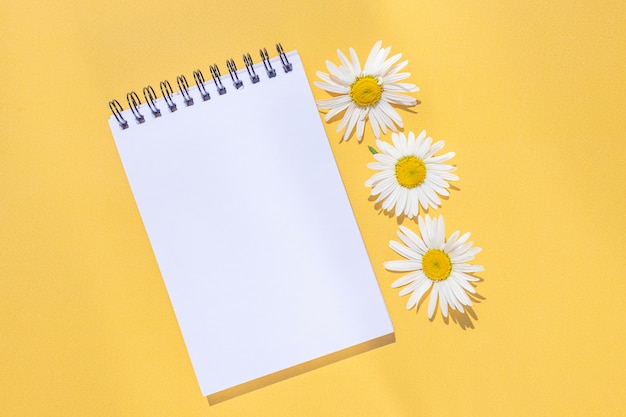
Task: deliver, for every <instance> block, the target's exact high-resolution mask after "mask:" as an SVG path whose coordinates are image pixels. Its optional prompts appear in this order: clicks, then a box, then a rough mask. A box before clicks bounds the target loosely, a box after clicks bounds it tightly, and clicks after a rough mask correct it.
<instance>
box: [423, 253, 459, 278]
mask: <svg viewBox="0 0 626 417" xmlns="http://www.w3.org/2000/svg"><path fill="white" fill-rule="evenodd" d="M422 270H423V271H424V274H425V275H426V276H427V277H428V278H430V279H432V280H433V281H443V280H445V279H448V277H449V276H450V273H451V272H452V262H450V257H449V256H448V254H447V253H445V252H444V251H442V250H441V249H430V250H429V251H428V252H426V253H425V254H424V256H422Z"/></svg>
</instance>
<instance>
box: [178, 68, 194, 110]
mask: <svg viewBox="0 0 626 417" xmlns="http://www.w3.org/2000/svg"><path fill="white" fill-rule="evenodd" d="M176 82H177V83H178V90H179V91H180V93H181V94H182V95H183V100H184V101H185V106H187V107H189V106H193V98H191V96H190V95H189V84H188V83H187V78H185V76H184V75H182V74H181V75H179V76H178V77H176Z"/></svg>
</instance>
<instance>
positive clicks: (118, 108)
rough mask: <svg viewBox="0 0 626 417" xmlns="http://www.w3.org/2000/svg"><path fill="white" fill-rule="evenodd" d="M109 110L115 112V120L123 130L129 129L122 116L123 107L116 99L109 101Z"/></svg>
mask: <svg viewBox="0 0 626 417" xmlns="http://www.w3.org/2000/svg"><path fill="white" fill-rule="evenodd" d="M109 108H110V109H111V111H112V112H113V116H115V120H117V123H118V124H119V125H120V127H121V128H122V129H128V122H127V121H126V119H124V117H123V116H122V110H123V109H122V105H121V104H120V102H119V101H117V100H116V99H113V100H111V101H109Z"/></svg>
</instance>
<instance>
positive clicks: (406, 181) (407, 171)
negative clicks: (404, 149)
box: [396, 155, 426, 188]
mask: <svg viewBox="0 0 626 417" xmlns="http://www.w3.org/2000/svg"><path fill="white" fill-rule="evenodd" d="M425 178H426V165H425V164H424V161H422V160H421V159H419V158H418V157H416V156H413V155H411V156H405V157H404V158H401V159H400V160H398V162H397V163H396V179H397V180H398V184H400V185H401V186H403V187H405V188H415V187H417V186H418V185H420V184H421V183H423V182H424V179H425Z"/></svg>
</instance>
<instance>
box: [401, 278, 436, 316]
mask: <svg viewBox="0 0 626 417" xmlns="http://www.w3.org/2000/svg"><path fill="white" fill-rule="evenodd" d="M416 283H417V288H415V290H414V291H413V294H411V297H410V298H409V300H408V301H407V303H406V309H407V310H409V309H411V308H413V306H415V305H417V303H419V302H420V300H421V299H422V297H423V296H424V294H425V293H426V291H428V289H429V288H430V286H431V285H432V281H431V280H429V279H428V278H424V279H423V280H418V281H416Z"/></svg>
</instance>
